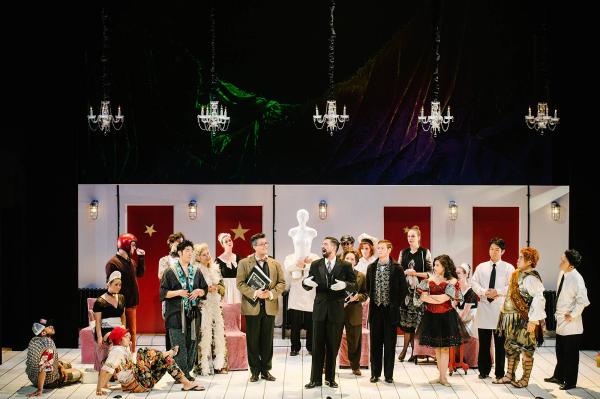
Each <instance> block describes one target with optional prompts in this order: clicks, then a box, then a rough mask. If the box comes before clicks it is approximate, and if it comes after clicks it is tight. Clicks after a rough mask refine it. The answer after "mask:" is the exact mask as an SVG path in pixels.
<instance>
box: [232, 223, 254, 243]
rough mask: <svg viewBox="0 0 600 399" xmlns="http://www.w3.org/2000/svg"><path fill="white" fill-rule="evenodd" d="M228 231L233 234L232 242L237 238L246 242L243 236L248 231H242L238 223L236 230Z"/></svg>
mask: <svg viewBox="0 0 600 399" xmlns="http://www.w3.org/2000/svg"><path fill="white" fill-rule="evenodd" d="M230 230H231V231H233V232H234V233H235V237H233V239H234V240H235V239H237V238H241V239H242V240H244V241H246V237H244V234H246V232H247V231H248V230H250V229H243V228H242V224H241V223H240V222H238V226H237V228H235V229H230Z"/></svg>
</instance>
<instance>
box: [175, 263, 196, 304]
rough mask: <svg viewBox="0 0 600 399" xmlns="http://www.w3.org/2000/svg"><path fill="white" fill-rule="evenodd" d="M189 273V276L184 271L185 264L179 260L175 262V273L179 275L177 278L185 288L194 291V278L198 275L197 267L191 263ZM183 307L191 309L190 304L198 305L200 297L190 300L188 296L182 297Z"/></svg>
mask: <svg viewBox="0 0 600 399" xmlns="http://www.w3.org/2000/svg"><path fill="white" fill-rule="evenodd" d="M187 269H188V274H187V277H186V276H185V273H184V272H183V266H181V263H179V260H178V261H177V262H175V274H176V275H177V280H179V283H180V284H181V287H182V288H183V289H186V290H188V292H192V291H193V290H194V278H195V277H196V268H195V267H194V266H192V264H191V263H190V264H189V265H188V267H187ZM181 301H182V304H183V309H184V310H185V311H187V310H189V309H190V306H198V299H197V298H196V299H194V300H189V299H188V298H181Z"/></svg>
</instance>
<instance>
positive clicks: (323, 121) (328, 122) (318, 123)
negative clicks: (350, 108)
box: [313, 0, 350, 136]
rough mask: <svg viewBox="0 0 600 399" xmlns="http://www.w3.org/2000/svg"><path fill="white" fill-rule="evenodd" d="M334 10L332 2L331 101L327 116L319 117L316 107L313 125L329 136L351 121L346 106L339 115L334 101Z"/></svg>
mask: <svg viewBox="0 0 600 399" xmlns="http://www.w3.org/2000/svg"><path fill="white" fill-rule="evenodd" d="M333 10H335V0H331V6H330V7H329V15H330V18H329V29H330V36H329V92H328V96H329V98H330V99H331V100H327V105H326V106H325V114H323V115H319V107H318V106H317V105H315V114H314V115H313V123H314V124H315V127H316V128H317V129H319V130H320V129H323V127H325V128H326V129H327V131H328V132H329V134H330V135H331V136H333V133H334V132H335V131H336V130H341V129H343V128H344V125H345V124H346V122H348V120H349V119H350V116H349V115H348V114H346V106H345V105H344V111H343V112H342V114H341V115H338V113H337V105H336V102H335V100H334V99H333V73H334V69H335V30H334V29H333Z"/></svg>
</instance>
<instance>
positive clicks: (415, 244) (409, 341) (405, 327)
mask: <svg viewBox="0 0 600 399" xmlns="http://www.w3.org/2000/svg"><path fill="white" fill-rule="evenodd" d="M406 239H407V241H408V247H407V248H404V249H403V250H402V251H401V252H400V259H398V263H400V266H402V269H403V270H404V275H405V277H406V283H407V285H408V294H407V295H406V298H404V301H403V302H402V303H400V328H401V329H402V331H403V332H404V340H403V342H404V344H403V348H402V352H400V355H399V356H398V360H400V361H401V362H402V361H404V357H405V356H406V352H407V350H408V346H409V345H411V346H412V348H413V349H412V351H413V352H414V351H415V343H414V338H415V329H416V328H417V325H418V324H419V322H420V321H421V317H422V316H423V312H424V311H425V307H424V305H423V304H422V303H421V301H420V300H419V296H418V295H417V284H419V282H420V281H423V280H426V279H428V278H429V276H430V274H431V273H432V265H431V264H432V262H431V252H430V251H429V249H427V248H424V247H421V230H420V229H419V226H412V227H411V228H409V229H408V230H406ZM414 360H415V354H414V353H412V354H411V357H410V358H409V359H408V361H409V362H412V361H414Z"/></svg>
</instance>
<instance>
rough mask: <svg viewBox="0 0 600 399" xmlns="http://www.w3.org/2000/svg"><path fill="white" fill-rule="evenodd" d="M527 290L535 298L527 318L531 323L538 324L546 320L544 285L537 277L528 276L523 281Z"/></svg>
mask: <svg viewBox="0 0 600 399" xmlns="http://www.w3.org/2000/svg"><path fill="white" fill-rule="evenodd" d="M523 285H524V286H525V289H526V290H527V292H528V293H529V295H531V296H532V297H533V299H532V300H531V304H530V305H529V313H528V314H527V318H528V319H529V321H530V322H532V323H536V324H538V322H539V321H540V320H543V319H545V318H546V298H544V284H543V283H542V282H541V281H540V279H539V278H537V277H536V276H531V275H530V276H527V277H525V278H524V279H523Z"/></svg>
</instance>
